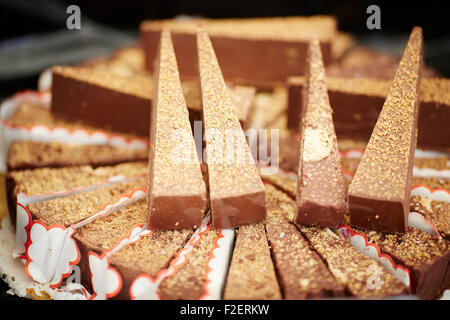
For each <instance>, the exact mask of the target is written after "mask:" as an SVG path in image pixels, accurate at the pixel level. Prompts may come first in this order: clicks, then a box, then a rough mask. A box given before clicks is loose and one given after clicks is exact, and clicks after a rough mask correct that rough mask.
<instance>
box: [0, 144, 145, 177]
mask: <svg viewBox="0 0 450 320" xmlns="http://www.w3.org/2000/svg"><path fill="white" fill-rule="evenodd" d="M147 159H148V149H144V148H131V147H116V146H112V145H72V144H65V143H59V142H35V141H19V140H16V141H14V142H13V143H11V145H10V147H9V150H8V162H7V166H8V170H9V171H13V170H26V169H34V168H43V167H51V168H58V167H71V166H80V165H91V166H92V167H99V166H110V165H116V164H119V163H123V162H134V161H146V160H147Z"/></svg>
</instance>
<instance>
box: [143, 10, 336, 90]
mask: <svg viewBox="0 0 450 320" xmlns="http://www.w3.org/2000/svg"><path fill="white" fill-rule="evenodd" d="M199 26H201V28H203V29H204V30H205V31H207V32H208V33H209V34H210V35H211V38H212V42H213V44H214V48H215V50H216V51H217V56H218V58H219V61H220V62H221V66H222V69H223V72H224V77H225V79H227V81H228V80H229V81H232V82H234V83H250V84H252V85H258V86H265V87H268V86H273V85H274V84H279V85H282V84H283V83H284V82H285V80H286V78H287V77H288V76H289V75H295V74H297V75H299V74H303V72H304V61H305V57H306V49H307V42H308V41H309V40H311V39H318V40H320V41H321V44H322V50H323V52H324V58H325V62H326V63H328V62H329V61H330V60H331V41H332V39H333V37H334V36H335V35H336V21H335V19H334V18H333V17H330V16H314V17H286V18H257V19H222V20H220V19H214V20H212V19H211V20H209V19H193V20H157V21H144V22H143V23H142V24H141V28H140V29H141V41H142V43H143V47H144V51H145V60H146V68H147V70H149V71H150V72H153V68H154V66H153V61H154V59H155V57H156V48H157V43H158V41H159V34H160V33H161V31H162V30H163V29H168V30H170V31H171V33H172V34H173V41H174V46H175V53H176V55H177V57H178V59H179V61H180V65H179V67H180V73H181V75H182V76H183V77H185V78H197V77H198V73H197V70H196V68H195V66H196V63H197V61H196V59H197V58H196V56H197V55H196V45H195V33H196V31H197V28H198V27H199ZM243 53H245V54H243ZM261 66H264V68H261Z"/></svg>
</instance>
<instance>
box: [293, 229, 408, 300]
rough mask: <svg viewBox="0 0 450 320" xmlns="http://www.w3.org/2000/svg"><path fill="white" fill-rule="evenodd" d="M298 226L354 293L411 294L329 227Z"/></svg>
mask: <svg viewBox="0 0 450 320" xmlns="http://www.w3.org/2000/svg"><path fill="white" fill-rule="evenodd" d="M299 228H300V230H301V232H302V234H303V235H304V236H305V237H306V238H307V239H308V241H309V243H310V244H311V245H312V247H313V248H314V250H316V251H317V253H318V254H319V255H320V257H321V258H322V260H324V261H325V262H326V264H327V267H328V268H329V269H330V271H331V273H332V274H333V275H334V276H335V278H336V279H338V281H339V282H340V283H342V284H343V285H345V287H346V289H347V290H348V292H349V293H350V294H351V295H353V296H357V297H361V298H369V297H387V296H395V295H401V294H408V292H409V290H408V288H406V287H405V286H404V285H403V283H401V282H400V281H399V280H398V279H397V278H396V277H395V276H393V275H392V274H390V273H389V272H388V271H387V270H385V269H384V268H383V266H381V264H379V263H378V262H376V261H375V260H372V259H371V258H369V257H368V256H366V255H364V254H363V253H361V252H359V251H358V250H356V249H355V248H354V247H353V246H352V245H351V244H350V243H348V242H347V240H345V239H344V238H343V237H341V236H338V235H337V234H335V233H334V232H333V231H331V230H330V229H328V228H318V227H300V226H299Z"/></svg>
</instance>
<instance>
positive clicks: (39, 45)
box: [0, 0, 450, 300]
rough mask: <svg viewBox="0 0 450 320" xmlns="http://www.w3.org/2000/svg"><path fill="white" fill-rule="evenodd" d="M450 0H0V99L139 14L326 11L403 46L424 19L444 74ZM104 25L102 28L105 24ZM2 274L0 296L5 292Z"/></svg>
mask: <svg viewBox="0 0 450 320" xmlns="http://www.w3.org/2000/svg"><path fill="white" fill-rule="evenodd" d="M449 3H450V1H446V2H445V1H427V2H424V1H386V2H382V1H348V0H346V1H331V0H306V1H293V0H278V1H263V0H221V1H218V0H203V1H195V0H185V1H182V0H165V1H151V0H146V1H135V0H125V1H113V0H97V1H94V0H85V1H70V2H69V1H57V0H28V1H27V0H22V1H21V0H0V99H1V98H2V97H6V96H8V95H11V94H12V93H14V92H15V91H18V90H22V89H24V88H35V87H36V82H37V76H38V74H39V72H40V71H41V70H42V69H43V68H45V67H47V66H51V65H53V64H62V63H74V62H79V61H81V60H84V59H86V58H88V57H93V56H97V55H102V54H108V52H110V51H111V50H112V49H113V48H116V47H119V46H122V45H126V44H128V43H132V42H133V41H135V40H136V39H137V38H138V35H139V33H138V27H139V23H140V22H141V21H142V20H144V19H162V18H172V17H174V16H177V15H181V14H186V15H199V16H205V17H211V18H229V17H259V16H288V15H313V14H331V15H335V16H336V17H337V18H338V21H339V29H340V30H342V31H346V32H350V33H352V34H354V35H355V36H356V37H357V40H358V42H359V43H362V44H368V45H370V46H372V47H374V48H375V49H377V50H380V51H386V52H392V53H395V54H401V52H402V50H403V48H404V45H405V43H406V39H407V37H408V34H409V32H410V31H411V28H412V27H413V26H414V25H420V26H422V28H423V30H424V37H425V60H426V63H427V65H428V66H431V67H433V68H435V69H436V70H438V71H439V72H440V73H441V74H442V75H443V76H446V77H450V27H449V21H450V19H449V15H450V10H449V9H450V7H449ZM69 4H77V5H78V6H79V7H80V9H81V28H82V30H81V31H68V30H67V29H66V19H67V14H66V8H67V6H68V5H69ZM370 4H377V5H378V6H380V8H381V30H368V29H367V28H366V19H367V17H368V14H366V8H367V6H368V5H370ZM105 27H106V28H105ZM6 290H7V286H6V285H5V284H4V283H3V281H0V300H2V299H11V298H12V299H14V297H12V296H10V295H7V294H5V292H6Z"/></svg>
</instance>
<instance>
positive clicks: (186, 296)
mask: <svg viewBox="0 0 450 320" xmlns="http://www.w3.org/2000/svg"><path fill="white" fill-rule="evenodd" d="M219 232H220V231H219V230H208V231H207V232H205V233H204V234H203V236H202V239H201V240H200V241H199V242H198V243H197V244H195V246H194V248H193V249H192V251H191V252H190V253H189V254H188V255H187V257H186V259H187V262H186V263H185V264H184V265H183V266H182V267H180V268H179V269H177V270H176V272H175V274H173V275H172V276H170V277H168V278H166V279H165V280H163V281H162V283H161V285H160V287H159V291H158V293H159V295H160V297H161V299H163V300H179V299H183V300H197V299H199V298H201V297H202V296H203V295H204V294H205V288H204V286H205V283H206V279H205V273H206V269H207V268H208V265H207V262H208V260H209V258H210V252H211V251H212V250H213V248H214V246H215V243H216V241H217V238H218V237H219Z"/></svg>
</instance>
